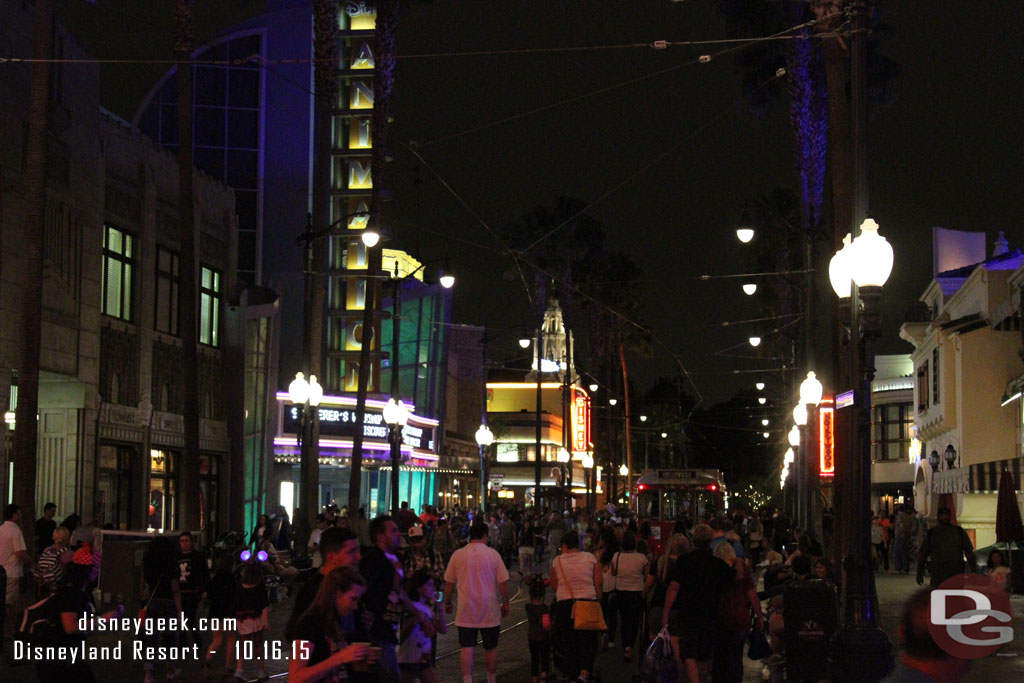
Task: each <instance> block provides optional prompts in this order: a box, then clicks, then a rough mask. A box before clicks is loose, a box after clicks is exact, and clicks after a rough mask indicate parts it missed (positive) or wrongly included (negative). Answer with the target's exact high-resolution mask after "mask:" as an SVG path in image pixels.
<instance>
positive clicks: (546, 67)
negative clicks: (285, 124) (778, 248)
mask: <svg viewBox="0 0 1024 683" xmlns="http://www.w3.org/2000/svg"><path fill="white" fill-rule="evenodd" d="M150 4H157V3H127V2H125V1H124V0H120V1H117V0H99V3H98V4H97V5H96V6H91V5H87V4H85V3H82V2H73V3H71V2H67V1H64V2H58V7H62V8H63V10H64V13H65V16H68V13H69V12H74V15H75V16H74V17H73V19H74V20H75V21H76V22H78V23H77V24H76V26H81V27H82V29H81V30H82V32H83V33H85V34H87V35H88V36H89V39H88V40H87V41H86V43H87V45H88V46H89V48H90V49H91V50H92V51H93V52H94V53H97V54H99V55H103V56H106V55H107V54H109V53H111V52H116V51H118V50H120V51H121V52H122V53H124V52H133V53H134V51H136V50H138V51H142V50H147V51H148V53H147V54H151V53H152V52H153V51H154V50H156V47H155V46H157V45H159V44H160V43H161V41H164V42H166V44H167V46H168V47H167V49H168V50H169V49H170V31H169V28H168V27H169V23H168V22H169V18H170V15H169V12H166V13H164V12H162V10H161V9H160V8H159V7H158V8H157V9H149V10H144V9H142V8H140V5H150ZM169 5H170V2H169V1H168V2H165V3H161V6H169ZM199 5H200V11H202V12H207V11H209V13H210V15H211V16H205V15H204V16H203V18H202V22H201V23H202V26H203V27H204V28H205V35H209V34H210V33H211V32H212V27H214V26H216V25H218V24H220V23H221V22H224V21H225V20H226V17H229V16H232V15H234V14H235V13H245V12H247V11H251V9H252V6H255V5H258V3H250V2H243V1H241V0H236V1H234V2H227V1H225V2H215V3H211V2H200V3H199ZM881 6H882V17H883V21H884V22H885V23H886V24H887V25H888V26H889V28H890V33H889V34H888V35H887V36H886V40H885V42H884V47H883V51H884V53H885V54H886V56H888V57H889V58H890V59H892V60H894V61H895V62H897V63H898V64H899V65H900V67H901V69H902V72H903V76H902V91H901V92H900V94H899V97H898V99H897V100H896V101H895V102H893V103H891V104H889V105H887V106H885V107H883V108H880V109H877V110H875V111H873V112H872V115H871V120H870V123H869V133H870V137H869V185H870V212H871V215H872V216H873V217H874V218H875V219H876V220H877V221H878V222H879V224H880V225H881V233H882V234H883V235H885V236H886V237H887V238H888V239H889V241H890V242H891V243H892V244H893V247H894V249H895V254H896V255H895V258H896V266H895V269H894V273H893V276H892V277H891V279H890V280H889V283H888V285H887V286H886V289H885V299H884V312H883V316H884V318H883V321H884V325H885V331H884V335H883V337H882V339H881V340H880V342H879V350H880V351H881V352H893V353H906V352H909V351H910V346H909V345H907V344H906V343H904V342H902V341H900V340H899V338H898V335H897V330H898V326H899V323H900V322H901V321H902V319H903V315H904V312H905V311H906V309H907V308H908V307H909V306H910V305H911V304H912V303H913V302H914V301H916V299H917V297H918V296H919V295H920V294H921V293H922V292H923V291H924V289H925V287H926V286H927V285H928V282H929V280H930V278H931V227H932V226H935V225H941V226H943V227H946V228H954V229H962V230H984V231H987V232H988V242H989V243H990V244H991V242H992V240H994V238H995V235H996V231H998V230H1005V231H1006V235H1007V238H1008V239H1009V240H1010V245H1011V248H1015V247H1020V246H1022V244H1024V229H1022V227H1021V225H1020V217H1021V216H1024V172H1022V171H1024V168H1022V165H1024V161H1022V159H1024V156H1022V153H1024V145H1022V138H1024V135H1022V133H1021V122H1022V121H1024V80H1022V79H1021V76H1020V74H1021V72H1022V67H1024V3H1017V2H1009V3H1006V2H1004V3H998V5H997V6H993V7H992V8H991V9H983V8H986V7H988V5H979V4H978V3H965V2H962V1H960V0H936V1H934V2H927V3H925V2H906V1H905V2H884V3H882V4H881ZM996 7H998V10H997V11H995V8H996ZM712 8H713V3H712V2H711V1H710V0H687V1H686V2H670V1H669V0H643V1H629V2H627V1H625V0H588V1H587V2H580V1H579V0H572V1H570V0H515V1H514V2H508V1H498V0H491V1H483V0H435V1H434V2H432V3H428V4H425V5H422V6H419V7H418V8H417V9H416V10H415V11H412V12H407V13H405V14H404V15H403V17H402V21H401V25H400V29H399V36H398V50H399V53H400V55H406V56H407V57H405V58H402V59H401V60H400V61H399V65H398V68H397V71H396V78H397V82H396V87H395V97H394V107H393V109H394V111H393V116H394V119H395V122H394V124H393V127H392V129H391V136H392V148H393V152H394V158H395V161H394V162H393V164H392V168H391V176H390V179H389V185H390V187H391V189H392V193H393V195H394V202H393V204H392V206H391V207H389V210H388V211H389V217H390V220H391V221H392V228H391V229H392V230H393V232H394V233H395V237H396V238H397V244H398V246H401V247H403V248H406V249H408V250H410V251H412V252H414V253H417V254H418V255H420V256H421V257H422V258H434V257H443V256H448V257H450V259H451V263H452V267H453V269H455V270H457V271H458V275H459V281H458V285H457V287H458V293H457V294H456V298H455V301H456V320H457V321H458V322H465V323H474V324H486V325H488V326H489V327H494V328H504V327H510V326H515V325H523V324H528V323H530V322H531V314H530V309H529V305H528V303H527V297H526V293H525V291H524V288H523V286H522V284H520V283H517V282H516V281H514V280H513V281H506V280H505V279H504V278H503V277H502V274H503V273H504V272H506V271H508V270H509V269H510V268H511V263H510V259H509V258H508V257H507V255H504V254H503V252H502V249H501V245H500V243H499V242H498V241H497V240H496V239H495V238H494V236H492V235H491V234H490V233H489V232H488V230H487V228H485V227H484V226H483V225H481V222H480V221H479V220H478V219H477V218H476V217H474V215H473V214H472V213H470V211H468V210H467V209H466V208H465V207H464V206H463V205H462V203H461V202H460V200H458V199H456V198H455V197H454V196H453V195H452V194H451V193H450V192H448V191H447V190H446V189H444V188H443V187H442V185H441V184H440V183H439V182H438V181H437V179H436V178H435V176H434V175H433V174H432V173H431V171H430V170H427V169H426V168H424V167H423V165H422V164H419V163H418V161H417V160H415V159H414V158H413V156H412V155H411V154H410V153H409V151H408V150H407V149H406V148H405V147H404V145H403V144H402V143H406V142H408V141H416V142H417V143H418V145H419V150H420V154H421V155H422V157H423V159H424V160H425V161H426V163H427V164H428V165H429V168H430V169H432V171H433V172H435V173H436V174H437V175H439V176H440V177H441V178H443V179H444V181H445V182H446V183H447V184H448V185H449V186H450V187H451V188H452V189H453V190H454V191H455V193H457V195H458V197H459V198H460V199H461V201H464V202H465V204H467V205H468V206H469V207H471V208H472V211H473V212H475V213H476V214H477V215H478V216H479V217H480V218H481V219H482V220H483V221H484V222H485V223H486V224H487V225H489V226H490V227H491V228H492V229H494V230H495V231H497V232H499V233H500V232H501V230H502V228H503V227H504V226H505V225H506V224H507V223H508V222H510V221H512V220H515V219H516V218H517V217H518V216H520V215H521V214H522V213H523V212H525V211H526V210H528V209H530V208H532V207H534V206H536V205H539V204H544V203H547V202H550V201H551V200H552V199H553V198H554V197H555V196H557V195H569V196H574V197H578V198H580V199H582V200H583V201H585V202H594V201H596V200H598V199H599V198H601V199H600V201H597V202H596V203H595V204H594V206H593V208H592V214H593V216H594V217H596V218H597V219H598V220H599V221H600V222H601V223H602V224H603V225H604V228H605V230H606V231H607V233H608V235H609V241H610V243H611V244H612V245H615V246H619V247H621V248H623V249H626V250H627V251H628V252H629V253H630V254H631V255H632V256H633V258H634V259H635V260H637V261H638V262H639V263H640V264H641V265H642V266H643V268H644V271H645V281H646V283H647V286H648V290H647V291H648V302H649V303H648V304H647V305H646V306H645V309H644V310H643V312H642V320H641V322H643V323H646V324H648V325H650V327H651V328H652V330H653V333H654V335H655V339H656V342H657V344H656V347H655V352H656V353H655V355H654V356H652V357H650V358H646V359H641V360H639V361H637V363H636V364H635V365H636V368H637V371H638V376H639V378H640V379H641V380H642V381H643V382H644V383H646V382H647V381H649V380H650V379H652V378H653V377H656V376H658V375H661V374H673V373H675V372H676V365H675V363H676V359H678V361H679V362H681V363H682V364H683V365H685V366H686V367H687V368H688V369H689V370H690V371H691V372H692V373H693V374H692V376H693V379H694V381H695V382H696V384H697V387H698V388H699V390H700V392H701V393H702V394H703V395H704V396H705V400H708V401H715V400H719V399H722V398H724V397H725V396H727V395H728V394H729V393H730V392H731V391H732V390H734V389H735V388H736V387H738V386H740V385H741V384H742V385H744V386H745V385H746V384H747V383H750V382H753V381H754V380H753V379H752V376H751V375H739V376H737V375H733V374H732V371H733V370H734V369H742V370H748V369H753V368H756V367H758V362H757V361H754V360H750V359H742V358H723V357H721V356H716V355H715V352H718V351H721V350H723V349H726V348H728V347H732V346H733V345H735V344H738V343H740V342H742V340H743V339H745V338H746V336H748V333H749V332H752V331H753V328H750V327H735V328H725V329H723V328H722V327H721V326H720V325H719V323H721V322H723V321H727V320H742V319H746V318H750V317H754V316H755V315H756V310H755V307H754V306H753V304H752V302H751V301H750V300H749V299H747V298H746V297H745V296H744V295H743V294H742V293H741V292H740V290H739V282H737V281H735V280H728V279H718V280H713V281H711V282H701V281H698V280H696V279H695V278H696V276H698V275H700V274H704V273H709V274H715V275H725V274H730V273H736V272H739V270H740V265H739V264H740V263H741V259H742V256H743V255H742V252H741V245H740V244H739V243H738V242H737V241H736V239H735V237H734V236H733V230H734V228H735V222H736V221H737V219H738V216H739V212H738V209H737V207H739V206H740V205H741V204H743V203H744V202H745V201H747V200H749V199H752V198H755V197H757V196H758V195H761V194H765V193H768V192H770V191H771V190H772V189H773V188H775V187H778V186H788V187H792V186H794V185H795V173H794V171H793V157H792V153H791V137H790V129H789V126H788V122H787V119H786V111H785V106H780V107H779V108H777V109H776V111H775V112H774V114H773V115H772V116H771V117H770V118H768V119H766V120H755V119H754V118H753V117H751V116H750V115H749V114H748V113H747V110H746V109H745V107H744V106H742V105H739V106H738V105H737V101H738V97H739V87H738V78H737V75H736V70H735V67H734V63H733V60H732V59H731V58H730V56H728V55H726V56H722V57H719V58H716V59H714V60H712V61H711V62H710V63H708V64H693V63H692V62H693V61H694V59H695V58H696V57H697V56H699V55H700V54H705V53H712V52H717V51H718V50H720V49H722V48H721V46H712V47H706V48H690V47H680V48H670V49H667V50H658V51H656V50H652V49H646V48H643V49H636V48H632V49H592V50H581V51H574V52H557V53H551V52H548V53H528V52H519V53H515V54H489V55H481V56H458V57H431V58H428V57H422V56H421V57H417V56H415V55H427V54H443V53H453V52H467V51H485V52H495V51H502V50H524V49H536V48H554V47H584V46H607V45H621V44H630V43H638V42H642V43H647V42H650V41H653V40H659V39H664V40H670V41H672V40H675V41H685V40H703V39H714V38H721V37H724V35H725V29H724V27H723V25H722V23H721V21H720V20H719V18H718V17H717V16H716V15H715V14H714V12H713V9H712ZM143 13H145V16H142V14H143ZM213 15H216V16H213ZM140 54H141V52H140ZM162 71H163V68H162V67H160V68H156V69H155V70H154V69H153V68H145V67H131V68H125V67H122V68H121V69H119V70H117V71H116V72H113V73H115V75H114V76H109V75H108V76H105V78H104V93H105V102H106V103H107V105H108V106H109V107H110V108H112V109H114V110H115V111H117V113H120V114H122V115H125V116H130V114H131V113H132V111H133V109H134V106H135V104H136V101H137V98H139V97H141V96H142V94H144V92H145V89H146V87H147V85H148V83H151V82H152V80H153V79H154V78H155V77H156V76H158V75H159V74H160V73H161V72H162ZM660 71H665V73H663V74H660V75H653V74H656V72H660ZM108 73H111V70H108ZM154 74H155V75H154ZM626 82H631V83H629V84H628V85H624V86H623V87H618V88H615V89H611V90H608V91H606V92H601V93H598V92H597V91H600V90H602V89H605V88H607V87H608V86H609V85H613V84H619V83H626ZM138 84H141V85H138ZM297 95H298V96H302V95H303V93H298V92H297ZM133 100H136V101H133ZM567 100H571V101H568V102H566V101H567ZM541 107H548V108H546V109H544V110H543V111H539V112H537V113H532V114H531V113H529V112H533V111H534V110H537V109H538V108H541ZM513 117H514V118H513ZM510 118H511V120H506V119H510ZM502 121H503V122H502ZM489 124H495V125H489ZM477 128H479V130H474V129H477ZM666 152H668V153H667V154H665V153H666ZM661 155H664V156H662V158H660V159H658V160H656V161H655V158H656V157H659V156H661ZM652 161H653V162H654V163H652ZM620 185H621V186H620ZM615 188H617V189H615ZM823 267H826V268H827V264H823ZM829 295H831V293H829ZM760 331H761V332H762V333H763V332H765V331H766V330H765V329H764V328H761V330H760ZM738 351H740V352H741V353H745V351H744V350H743V349H742V348H741V349H739V350H738ZM762 365H771V363H762Z"/></svg>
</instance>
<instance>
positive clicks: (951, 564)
mask: <svg viewBox="0 0 1024 683" xmlns="http://www.w3.org/2000/svg"><path fill="white" fill-rule="evenodd" d="M938 518H939V523H938V525H936V526H934V527H932V528H931V529H929V530H928V533H927V534H925V537H924V543H922V544H921V552H920V554H919V555H918V558H917V584H918V585H921V584H922V583H924V566H925V562H927V561H928V558H929V557H931V561H932V563H931V568H930V569H929V574H930V576H931V586H932V588H935V587H937V586H939V585H941V584H942V582H943V581H945V580H946V579H948V578H950V577H952V576H956V575H957V574H963V573H964V570H965V569H966V570H967V571H975V569H976V568H977V561H976V560H975V559H974V546H973V545H971V537H970V536H968V535H967V532H966V531H964V530H963V527H960V526H958V525H956V524H953V523H952V520H953V515H952V513H951V512H950V511H949V508H946V507H941V508H939V513H938ZM964 558H966V559H967V564H966V567H965V565H964Z"/></svg>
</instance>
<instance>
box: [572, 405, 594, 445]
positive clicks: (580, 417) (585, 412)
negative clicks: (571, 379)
mask: <svg viewBox="0 0 1024 683" xmlns="http://www.w3.org/2000/svg"><path fill="white" fill-rule="evenodd" d="M571 418H572V419H571V426H572V450H573V452H574V453H579V452H586V450H587V449H588V448H589V447H590V396H588V395H587V394H586V392H583V391H580V390H579V389H574V390H573V399H572V414H571Z"/></svg>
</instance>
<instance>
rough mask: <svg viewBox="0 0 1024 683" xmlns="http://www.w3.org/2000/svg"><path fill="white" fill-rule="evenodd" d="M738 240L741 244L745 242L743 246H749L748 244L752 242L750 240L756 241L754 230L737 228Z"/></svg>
mask: <svg viewBox="0 0 1024 683" xmlns="http://www.w3.org/2000/svg"><path fill="white" fill-rule="evenodd" d="M736 239H738V240H739V241H740V242H743V244H747V243H748V242H750V240H752V239H754V229H753V228H737V229H736Z"/></svg>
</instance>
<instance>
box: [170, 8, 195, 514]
mask: <svg viewBox="0 0 1024 683" xmlns="http://www.w3.org/2000/svg"><path fill="white" fill-rule="evenodd" d="M193 2H194V0H174V54H175V57H176V59H177V62H178V72H177V79H178V240H179V242H180V243H181V244H180V248H181V299H180V302H181V347H182V348H181V361H182V362H181V374H182V385H183V396H184V397H185V400H184V406H183V408H182V417H183V422H184V437H185V439H184V449H183V451H182V457H181V468H180V471H179V474H178V477H179V479H178V486H179V487H180V488H179V494H178V509H179V510H180V518H179V522H180V524H181V528H182V529H198V528H199V524H200V510H199V405H200V400H199V353H198V348H197V346H198V344H199V321H198V303H197V301H196V225H195V204H194V201H195V200H194V197H193V191H192V174H193V167H192V9H193Z"/></svg>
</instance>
